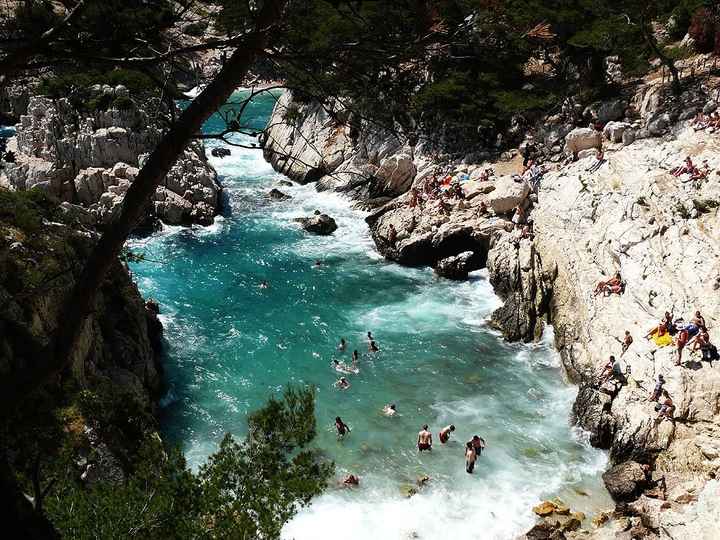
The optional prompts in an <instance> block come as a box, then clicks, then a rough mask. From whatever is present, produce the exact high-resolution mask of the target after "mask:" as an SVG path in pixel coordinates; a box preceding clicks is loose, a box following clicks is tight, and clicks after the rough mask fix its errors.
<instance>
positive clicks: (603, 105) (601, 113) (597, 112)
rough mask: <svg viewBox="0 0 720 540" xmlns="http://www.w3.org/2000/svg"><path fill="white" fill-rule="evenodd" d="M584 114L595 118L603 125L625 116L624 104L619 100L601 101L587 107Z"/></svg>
mask: <svg viewBox="0 0 720 540" xmlns="http://www.w3.org/2000/svg"><path fill="white" fill-rule="evenodd" d="M585 112H586V113H587V114H588V115H590V116H593V117H594V118H596V119H597V121H598V122H600V123H602V124H605V123H606V122H612V121H614V120H619V119H620V118H622V117H623V116H624V115H625V102H624V101H622V100H621V99H613V100H610V101H602V102H599V103H595V104H594V105H591V106H589V107H588V108H587V109H585Z"/></svg>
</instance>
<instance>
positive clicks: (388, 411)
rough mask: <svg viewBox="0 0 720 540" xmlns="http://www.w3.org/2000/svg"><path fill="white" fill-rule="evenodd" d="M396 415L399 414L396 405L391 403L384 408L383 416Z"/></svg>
mask: <svg viewBox="0 0 720 540" xmlns="http://www.w3.org/2000/svg"><path fill="white" fill-rule="evenodd" d="M396 413H397V409H396V408H395V404H394V403H390V404H388V405H385V406H384V407H383V414H384V415H385V416H395V414H396Z"/></svg>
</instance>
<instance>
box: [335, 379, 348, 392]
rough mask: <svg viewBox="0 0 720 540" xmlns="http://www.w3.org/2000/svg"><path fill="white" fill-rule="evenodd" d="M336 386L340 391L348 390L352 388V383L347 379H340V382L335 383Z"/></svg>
mask: <svg viewBox="0 0 720 540" xmlns="http://www.w3.org/2000/svg"><path fill="white" fill-rule="evenodd" d="M335 386H336V387H338V388H339V389H340V390H347V389H348V388H350V382H348V380H347V379H346V378H345V377H340V380H338V381H337V382H336V383H335Z"/></svg>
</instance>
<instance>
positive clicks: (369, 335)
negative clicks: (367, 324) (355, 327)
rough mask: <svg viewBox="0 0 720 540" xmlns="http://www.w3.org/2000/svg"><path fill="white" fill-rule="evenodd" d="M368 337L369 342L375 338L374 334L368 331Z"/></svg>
mask: <svg viewBox="0 0 720 540" xmlns="http://www.w3.org/2000/svg"><path fill="white" fill-rule="evenodd" d="M367 339H368V342H370V341H372V340H374V339H375V338H374V337H373V335H372V332H368V333H367Z"/></svg>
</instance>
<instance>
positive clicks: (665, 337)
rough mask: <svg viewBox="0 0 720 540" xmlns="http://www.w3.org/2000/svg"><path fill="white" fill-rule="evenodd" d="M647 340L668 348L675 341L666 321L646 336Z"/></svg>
mask: <svg viewBox="0 0 720 540" xmlns="http://www.w3.org/2000/svg"><path fill="white" fill-rule="evenodd" d="M645 339H652V340H653V341H654V342H655V345H657V346H658V347H666V346H668V345H670V344H672V341H673V340H672V336H671V335H670V332H668V329H667V325H666V324H665V321H662V322H661V323H660V324H658V325H657V326H655V327H653V328H652V329H651V330H650V331H649V332H648V333H647V334H645Z"/></svg>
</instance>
